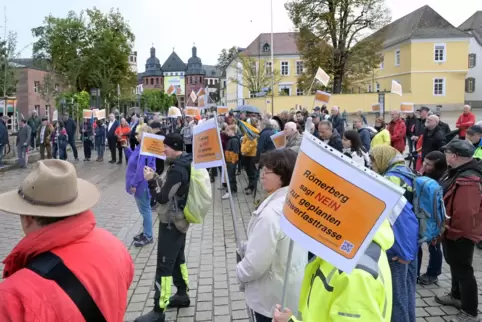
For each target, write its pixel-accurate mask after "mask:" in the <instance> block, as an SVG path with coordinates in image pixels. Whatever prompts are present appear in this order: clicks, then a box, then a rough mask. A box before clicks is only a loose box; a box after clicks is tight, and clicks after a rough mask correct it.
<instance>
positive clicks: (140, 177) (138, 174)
mask: <svg viewBox="0 0 482 322" xmlns="http://www.w3.org/2000/svg"><path fill="white" fill-rule="evenodd" d="M140 150H141V146H140V145H138V146H137V147H136V149H135V150H134V151H132V150H131V148H129V147H127V148H125V149H124V153H125V154H126V158H127V160H128V161H127V169H126V191H127V193H128V194H131V187H135V188H136V194H135V196H136V197H140V196H141V193H142V192H143V191H145V190H147V191H149V189H148V187H147V181H146V180H144V167H145V166H146V165H147V166H148V167H150V168H152V169H154V170H156V158H154V157H148V156H145V155H139V152H140Z"/></svg>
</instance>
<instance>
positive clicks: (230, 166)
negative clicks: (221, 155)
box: [226, 162, 238, 192]
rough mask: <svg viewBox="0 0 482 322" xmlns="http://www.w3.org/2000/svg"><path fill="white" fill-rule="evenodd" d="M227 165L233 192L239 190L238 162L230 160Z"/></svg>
mask: <svg viewBox="0 0 482 322" xmlns="http://www.w3.org/2000/svg"><path fill="white" fill-rule="evenodd" d="M226 167H227V168H228V180H229V186H230V187H231V192H238V186H237V184H236V164H232V163H231V162H228V163H227V164H226Z"/></svg>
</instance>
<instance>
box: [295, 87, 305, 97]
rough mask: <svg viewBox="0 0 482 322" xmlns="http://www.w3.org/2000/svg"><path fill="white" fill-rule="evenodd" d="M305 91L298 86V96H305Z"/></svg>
mask: <svg viewBox="0 0 482 322" xmlns="http://www.w3.org/2000/svg"><path fill="white" fill-rule="evenodd" d="M303 95H305V93H304V92H303V89H301V88H299V87H298V88H296V96H303Z"/></svg>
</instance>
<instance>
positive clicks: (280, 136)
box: [271, 132, 286, 149]
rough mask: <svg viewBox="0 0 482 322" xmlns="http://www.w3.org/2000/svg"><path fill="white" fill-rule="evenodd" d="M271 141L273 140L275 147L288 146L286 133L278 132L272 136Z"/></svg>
mask: <svg viewBox="0 0 482 322" xmlns="http://www.w3.org/2000/svg"><path fill="white" fill-rule="evenodd" d="M271 141H273V144H274V146H275V148H277V149H282V148H284V147H285V146H286V134H285V133H284V132H278V133H276V134H274V135H272V136H271Z"/></svg>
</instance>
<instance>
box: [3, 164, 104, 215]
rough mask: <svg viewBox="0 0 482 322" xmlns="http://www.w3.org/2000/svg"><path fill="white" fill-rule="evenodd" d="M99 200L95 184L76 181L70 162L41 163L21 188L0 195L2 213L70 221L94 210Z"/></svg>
mask: <svg viewBox="0 0 482 322" xmlns="http://www.w3.org/2000/svg"><path fill="white" fill-rule="evenodd" d="M99 198H100V193H99V190H98V189H97V187H96V186H95V185H93V184H92V183H90V182H88V181H85V180H83V179H79V178H77V172H76V170H75V167H74V166H73V165H72V164H71V163H70V162H67V161H62V160H43V161H38V162H37V163H36V164H35V165H34V167H33V169H32V171H31V172H30V173H29V175H28V176H27V177H26V178H25V180H24V181H23V182H22V184H21V185H20V188H18V189H15V190H12V191H9V192H6V193H3V194H1V195H0V211H4V212H7V213H11V214H15V215H23V216H39V217H67V216H74V215H77V214H80V213H82V212H84V211H86V210H89V209H91V208H92V207H93V206H95V205H96V204H97V202H98V201H99Z"/></svg>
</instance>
